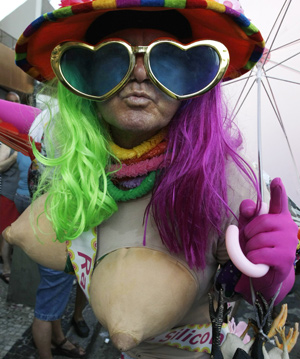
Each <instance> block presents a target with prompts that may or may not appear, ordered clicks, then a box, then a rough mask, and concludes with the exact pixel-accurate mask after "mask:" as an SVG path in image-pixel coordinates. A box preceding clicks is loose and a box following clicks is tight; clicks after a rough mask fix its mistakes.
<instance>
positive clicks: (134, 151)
mask: <svg viewBox="0 0 300 359" xmlns="http://www.w3.org/2000/svg"><path fill="white" fill-rule="evenodd" d="M166 133H167V129H166V128H162V129H161V130H160V131H159V132H158V133H157V134H156V135H155V136H153V137H151V138H150V139H149V140H147V141H144V142H142V143H141V144H140V145H138V146H135V147H133V148H131V149H127V148H122V147H119V146H118V145H116V144H115V143H113V142H110V148H111V150H112V152H113V154H114V155H115V156H116V157H117V158H118V159H119V160H120V161H122V160H129V159H132V158H139V157H141V156H142V155H143V154H145V153H146V152H149V151H150V150H152V149H153V148H154V147H156V146H157V145H158V144H159V143H160V142H161V141H162V140H163V139H164V138H165V136H166Z"/></svg>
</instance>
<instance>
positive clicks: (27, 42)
mask: <svg viewBox="0 0 300 359" xmlns="http://www.w3.org/2000/svg"><path fill="white" fill-rule="evenodd" d="M234 2H235V3H238V1H237V0H234V1H233V0H232V1H231V2H230V1H225V0H93V1H90V0H64V1H63V3H64V4H70V5H69V6H64V7H61V8H60V9H57V10H54V11H53V12H50V13H46V14H44V15H42V16H40V17H39V18H38V19H36V20H35V21H33V22H32V23H31V24H30V25H29V26H28V27H27V28H26V30H25V31H24V33H23V34H22V35H21V37H20V38H19V40H18V42H17V44H16V49H15V50H16V64H17V65H18V66H19V67H20V68H21V69H22V70H23V71H25V72H26V73H27V74H28V75H30V76H32V77H33V78H35V79H36V80H39V81H45V80H50V79H52V78H53V77H54V73H53V71H52V68H51V64H50V56H51V52H52V50H53V49H54V48H55V46H57V45H58V44H59V43H61V42H65V41H84V40H85V34H86V32H87V30H88V29H89V27H90V25H91V24H92V23H93V22H94V21H95V20H96V19H97V18H99V16H101V15H103V14H105V13H107V12H111V11H118V12H121V11H123V10H138V11H152V12H153V16H155V12H157V11H162V10H170V9H174V10H176V11H178V12H179V13H181V14H182V15H183V16H184V17H185V18H186V19H187V20H188V22H189V24H190V26H191V30H192V40H203V39H209V40H216V41H219V42H221V43H223V44H224V45H225V46H226V47H227V49H228V50H229V54H230V65H229V67H228V70H227V72H226V74H225V76H224V80H230V79H233V78H236V77H239V76H241V75H243V74H244V73H246V72H247V71H249V70H250V69H251V68H253V67H254V66H255V64H256V63H257V61H258V60H259V59H260V57H261V55H262V53H263V50H264V41H263V38H262V36H261V34H260V32H259V30H258V29H257V28H256V27H255V26H254V25H253V24H252V23H251V22H250V21H249V19H248V18H247V17H246V16H245V15H244V14H243V13H242V10H241V8H240V6H237V7H236V8H234V7H229V6H228V4H229V5H230V6H232V3H234ZM225 4H227V5H225ZM126 13H128V12H124V16H125V14H126ZM98 21H101V19H99V20H98Z"/></svg>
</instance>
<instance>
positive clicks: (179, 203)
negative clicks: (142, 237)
mask: <svg viewBox="0 0 300 359" xmlns="http://www.w3.org/2000/svg"><path fill="white" fill-rule="evenodd" d="M168 140H169V142H168V150H167V152H168V153H170V154H171V155H170V156H166V157H168V158H167V159H166V161H167V163H166V166H165V169H164V170H162V171H161V173H160V175H159V177H158V180H157V183H156V186H155V188H154V191H153V196H152V199H151V202H150V203H149V206H148V207H147V210H146V217H147V216H148V215H149V211H150V210H151V212H152V214H153V217H154V220H155V223H156V225H157V227H158V230H159V233H160V236H161V238H162V241H163V242H164V244H165V245H166V246H167V248H168V249H169V250H170V251H171V252H175V253H179V252H184V254H185V257H186V260H187V262H188V264H189V266H190V267H191V268H192V267H196V268H202V269H203V268H205V253H206V250H207V249H208V245H209V243H208V234H209V233H210V231H216V232H217V233H218V234H219V235H221V234H222V233H221V232H222V231H221V225H222V220H223V219H224V216H229V215H230V212H231V210H230V208H229V206H228V204H227V203H228V201H227V178H226V172H225V169H226V163H227V161H228V160H232V161H234V162H235V163H236V165H237V166H238V167H239V168H240V170H241V171H243V172H244V173H245V174H246V175H247V177H248V178H249V181H250V182H252V184H253V186H254V187H255V188H256V190H257V192H259V191H258V183H257V179H256V177H255V175H254V173H253V171H252V170H251V169H250V167H249V165H248V164H247V163H246V162H245V161H244V160H243V159H242V158H241V157H240V155H239V154H238V150H239V149H240V147H241V144H242V137H241V134H240V132H239V130H238V129H237V127H236V126H235V127H234V124H233V122H232V120H231V119H229V118H228V116H227V113H226V110H225V106H223V104H222V96H221V89H220V86H217V87H215V88H214V89H212V90H211V91H209V92H208V93H206V94H205V95H203V96H200V97H198V98H196V99H192V100H189V101H187V102H185V103H183V105H182V106H181V108H180V110H179V111H178V113H177V114H176V116H175V118H174V119H173V120H172V122H171V124H170V128H169V134H168ZM258 199H259V200H260V195H258ZM259 202H260V201H259ZM231 213H232V212H231Z"/></svg>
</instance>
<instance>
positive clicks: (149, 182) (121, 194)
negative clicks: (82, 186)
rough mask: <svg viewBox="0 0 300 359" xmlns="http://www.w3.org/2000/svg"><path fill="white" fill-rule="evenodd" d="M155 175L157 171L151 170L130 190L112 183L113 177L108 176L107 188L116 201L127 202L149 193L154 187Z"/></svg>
mask: <svg viewBox="0 0 300 359" xmlns="http://www.w3.org/2000/svg"><path fill="white" fill-rule="evenodd" d="M155 177H156V171H153V172H150V173H149V174H148V175H147V177H146V178H145V179H144V180H143V181H142V183H141V184H140V185H139V186H137V187H135V188H132V189H130V190H128V191H124V190H122V189H120V188H118V187H116V186H115V185H114V184H113V183H112V181H111V179H110V178H107V190H108V193H109V194H110V195H111V196H112V198H113V199H114V200H115V201H116V202H127V201H129V200H131V199H136V198H140V197H142V196H144V195H145V194H147V193H149V192H150V191H151V190H152V188H153V187H154V182H155Z"/></svg>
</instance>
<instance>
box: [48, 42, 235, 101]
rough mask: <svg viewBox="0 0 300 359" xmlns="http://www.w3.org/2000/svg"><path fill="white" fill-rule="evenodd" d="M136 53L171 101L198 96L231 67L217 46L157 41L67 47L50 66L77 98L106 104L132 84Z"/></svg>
mask: <svg viewBox="0 0 300 359" xmlns="http://www.w3.org/2000/svg"><path fill="white" fill-rule="evenodd" d="M136 54H144V66H145V69H146V72H147V76H148V77H149V79H150V80H151V81H152V82H153V83H154V85H155V86H157V87H158V88H159V89H160V90H162V91H163V92H165V93H166V94H167V95H169V96H170V97H172V98H175V99H178V100H183V99H188V98H192V97H196V96H199V95H201V94H203V93H205V92H207V91H209V90H210V89H211V88H213V87H214V86H216V84H217V83H218V82H219V81H220V80H221V79H222V77H223V76H224V74H225V72H226V70H227V67H228V65H229V53H228V50H227V48H226V47H225V46H224V45H223V44H221V43H220V42H217V41H212V40H202V41H195V42H192V43H189V44H187V45H184V44H181V43H179V42H177V41H174V40H168V39H167V40H166V39H158V40H155V41H153V42H152V43H151V44H150V45H149V46H131V45H130V44H129V43H127V42H126V41H124V40H122V39H112V40H105V41H103V42H101V43H99V44H98V45H96V46H91V45H88V44H86V43H82V42H65V43H62V44H60V45H58V46H56V47H55V48H54V50H53V51H52V54H51V66H52V69H53V71H54V73H55V75H56V76H57V78H58V79H59V80H60V81H61V82H62V84H63V85H64V86H66V87H67V88H68V89H69V90H70V91H72V92H73V93H75V94H76V95H79V96H82V97H85V98H88V99H91V100H96V101H104V100H107V99H109V98H110V97H111V96H113V95H114V94H115V93H117V92H118V91H120V90H121V89H122V88H123V87H124V86H125V85H126V84H127V82H128V81H129V79H130V76H131V74H132V71H133V69H134V66H135V63H136Z"/></svg>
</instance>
